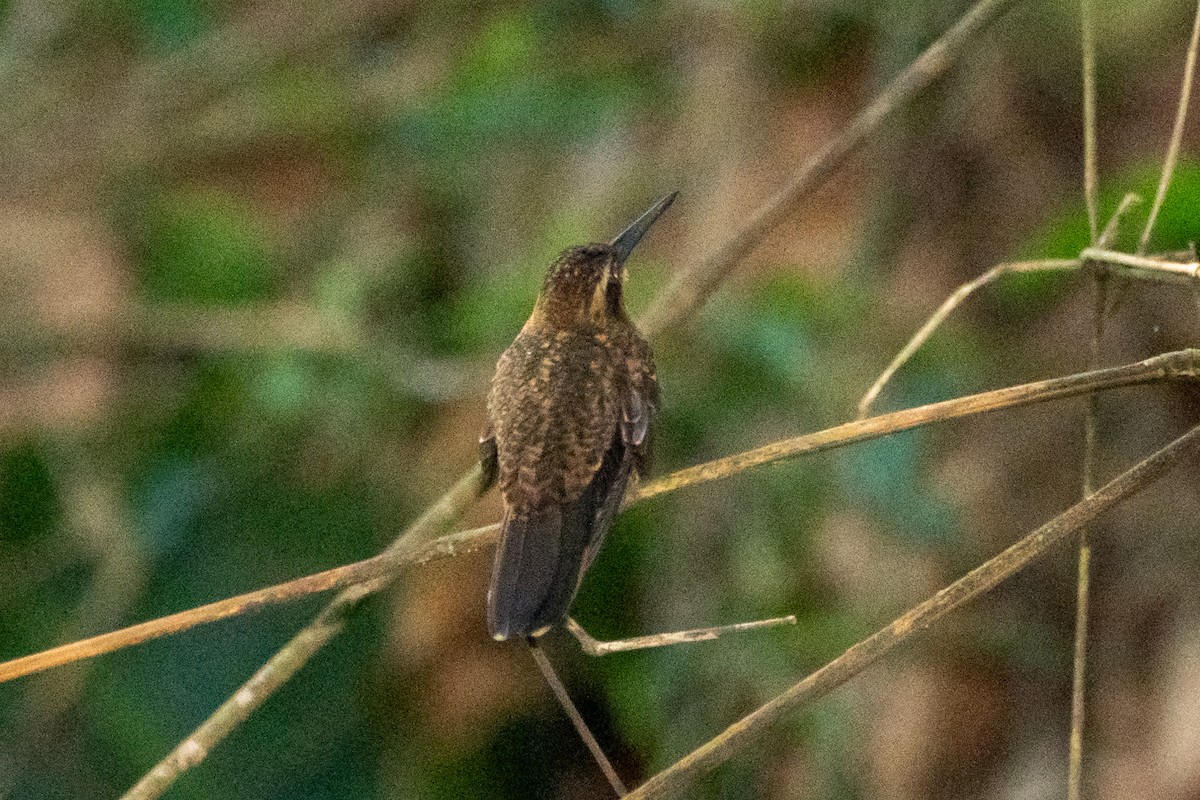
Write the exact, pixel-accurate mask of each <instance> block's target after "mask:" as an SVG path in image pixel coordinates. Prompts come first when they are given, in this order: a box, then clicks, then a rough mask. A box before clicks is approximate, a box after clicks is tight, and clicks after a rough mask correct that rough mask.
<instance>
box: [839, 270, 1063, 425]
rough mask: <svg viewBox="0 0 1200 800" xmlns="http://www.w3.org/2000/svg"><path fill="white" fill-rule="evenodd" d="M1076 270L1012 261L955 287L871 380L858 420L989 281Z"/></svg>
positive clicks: (859, 410)
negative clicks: (890, 382)
mask: <svg viewBox="0 0 1200 800" xmlns="http://www.w3.org/2000/svg"><path fill="white" fill-rule="evenodd" d="M1078 268H1079V261H1078V259H1074V258H1050V259H1042V260H1039V261H1012V262H1007V263H1004V264H997V265H996V266H994V267H992V268H991V269H989V270H988V271H987V272H985V273H983V274H982V275H980V276H979V277H978V278H976V279H975V280H973V281H968V282H966V283H964V284H963V285H962V286H959V287H958V288H957V289H955V290H954V292H953V293H952V294H951V295H950V296H949V297H947V298H946V299H945V300H943V301H942V304H941V305H940V306H939V307H938V309H937V311H935V312H933V314H932V315H930V317H929V319H927V320H925V324H924V325H922V326H921V327H920V329H919V330H918V331H917V332H916V333H914V334H913V335H912V338H911V339H909V340H908V342H907V343H906V344H905V345H904V347H903V348H901V349H900V352H899V353H897V354H896V357H895V358H893V359H892V363H890V364H888V366H887V369H885V370H884V371H883V372H882V373H880V375H879V377H878V378H876V379H875V383H873V384H871V388H870V389H868V390H867V393H866V394H864V395H863V396H862V399H861V400H859V401H858V418H859V419H864V418H866V417H867V415H868V414H870V412H871V406H872V404H874V402H875V400H876V398H878V397H879V393H880V392H882V391H883V387H884V386H886V385H887V383H888V381H890V380H891V379H892V377H893V376H894V375H895V374H896V371H897V370H899V369H900V367H902V366H904V364H905V363H907V362H908V360H909V359H910V358H912V356H913V354H914V353H916V352H917V350H919V349H920V348H921V345H923V344H925V342H927V341H929V337H930V336H932V335H933V333H934V331H936V330H937V329H938V328H939V327H941V325H942V323H943V322H945V321H946V318H947V317H949V316H950V315H951V314H952V313H954V310H955V309H956V308H958V307H959V306H960V305H962V304H963V303H964V302H965V301H966V299H967V298H968V297H970V296H971V295H972V294H974V293H975V292H976V291H977V290H979V289H981V288H983V287H984V286H987V285H988V284H989V283H991V282H992V281H994V280H996V279H997V278H999V277H1000V276H1002V275H1009V274H1011V273H1014V272H1050V271H1061V270H1075V269H1078Z"/></svg>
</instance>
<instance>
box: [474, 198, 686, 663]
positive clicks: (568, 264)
mask: <svg viewBox="0 0 1200 800" xmlns="http://www.w3.org/2000/svg"><path fill="white" fill-rule="evenodd" d="M677 195H678V192H675V193H672V194H670V195H667V196H666V197H664V198H662V199H661V200H659V201H658V202H656V203H655V204H654V205H652V206H651V207H650V208H649V209H648V210H647V211H645V212H644V213H643V214H642V215H641V216H639V217H638V218H637V219H636V220H634V222H633V223H632V224H631V225H630V226H629V227H628V228H626V229H625V230H624V231H622V232H621V233H620V234H618V235H617V237H616V238H615V239H613V240H612V241H611V242H609V243H608V244H599V243H592V244H584V245H577V246H575V247H569V248H567V249H566V250H564V251H563V252H562V253H560V254H559V256H558V257H557V258H556V259H555V260H554V262H553V263H552V264H551V265H550V269H549V270H548V271H547V272H546V278H545V281H544V283H543V285H542V289H541V292H540V293H539V294H538V297H537V301H536V303H535V304H534V307H533V313H532V314H530V316H529V320H528V321H527V322H526V323H525V325H524V327H522V328H521V332H520V333H519V334H517V338H516V339H515V340H514V341H513V343H512V344H511V345H509V347H508V349H507V350H505V351H504V354H503V355H501V356H500V360H499V362H498V363H497V364H496V373H495V376H494V377H493V378H492V382H491V388H490V390H489V392H488V398H487V416H488V420H487V423H486V425H485V426H484V430H483V434H482V435H481V436H480V458H481V464H482V468H483V474H484V486H485V487H487V486H490V485H491V484H492V483H494V482H497V481H498V482H499V485H500V493H501V496H502V498H503V500H504V519H503V521H502V523H501V528H500V543H499V546H498V547H497V548H496V559H495V564H494V565H493V568H492V580H491V585H490V587H489V588H488V595H487V623H488V631H489V633H491V635H492V637H493V638H495V639H497V640H500V641H504V640H506V639H511V638H523V639H526V640H527V641H531V642H532V640H533V637H537V636H541V635H542V634H544V633H546V631H548V630H549V629H550V628H552V627H553V626H554V625H556V624H557V623H559V622H561V621H562V620H563V619H564V618H565V617H566V615H567V609H568V608H569V607H570V605H571V601H572V600H574V598H575V593H576V591H577V590H578V589H579V584H580V582H581V581H582V579H583V575H584V573H585V572H587V569H588V567H590V566H591V564H592V562H593V561H594V560H595V558H596V554H597V553H598V552H599V550H600V545H601V544H602V543H603V541H604V536H605V534H606V533H608V529H609V527H611V525H612V521H613V517H614V516H615V515H616V513H617V511H618V509H619V508H620V505H621V500H622V498H623V497H624V495H625V488H626V485H627V484H628V483H629V479H630V476H631V475H632V474H633V473H637V474H638V475H639V476H641V475H644V474H645V471H646V468H647V461H648V458H649V452H650V434H651V429H652V427H653V422H654V416H655V413H656V411H657V409H658V404H659V393H658V378H657V376H656V374H655V369H654V356H653V354H652V352H651V350H650V345H649V344H648V343H647V342H646V340H645V338H644V337H643V336H642V334H641V333H640V332H639V331H638V329H637V327H636V326H635V325H634V323H633V321H632V320H630V318H629V315H628V314H627V313H626V311H625V301H624V284H625V274H626V271H625V262H626V261H627V260H628V258H629V254H630V253H631V252H632V251H633V248H634V247H635V246H636V245H637V243H638V242H639V241H641V239H642V237H643V236H645V234H646V232H647V231H648V230H649V229H650V226H651V225H653V224H654V222H655V220H657V219H658V218H659V217H660V216H661V215H662V213H663V212H664V211H666V210H667V208H668V207H669V206H670V205H671V203H672V202H674V200H675V197H676V196H677Z"/></svg>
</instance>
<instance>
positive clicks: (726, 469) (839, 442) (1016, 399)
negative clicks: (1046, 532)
mask: <svg viewBox="0 0 1200 800" xmlns="http://www.w3.org/2000/svg"><path fill="white" fill-rule="evenodd" d="M1198 376H1200V350H1180V351H1176V352H1172V353H1164V354H1162V355H1159V356H1155V357H1153V358H1149V359H1146V360H1145V361H1139V362H1136V363H1134V364H1127V365H1124V366H1119V367H1109V368H1107V369H1103V370H1097V371H1095V372H1088V373H1081V374H1079V375H1068V376H1066V377H1063V378H1052V379H1050V380H1046V381H1038V382H1036V383H1028V384H1021V385H1018V386H1010V387H1007V388H1004V389H996V390H993V391H990V392H983V393H982V394H977V395H969V396H967V397H960V398H955V399H953V400H945V401H942V402H940V403H933V404H931V405H927V406H918V407H917V408H910V409H905V410H903V411H896V412H892V413H890V414H882V415H880V416H878V417H872V418H870V419H866V420H858V421H855V422H849V423H846V424H844V425H838V426H836V427H833V428H828V429H826V430H823V431H818V432H816V433H811V434H807V435H804V436H797V437H794V438H791V439H784V440H781V441H778V442H774V443H772V444H768V445H764V446H762V447H759V448H755V449H753V450H747V451H745V452H742V453H738V454H736V455H732V456H726V457H724V458H719V459H715V460H713V461H709V462H706V463H703V464H697V465H695V466H692V467H688V468H686V469H682V470H679V471H677V472H673V473H671V474H670V475H666V476H664V477H662V478H659V479H658V480H655V481H651V482H649V483H645V484H642V485H641V486H639V487H637V488H636V489H634V490H633V491H631V492H630V495H629V496H628V497H627V498H626V500H627V504H632V503H637V502H641V501H643V500H647V499H649V498H651V497H656V496H658V495H661V494H666V493H668V492H673V491H676V490H678V489H682V488H684V487H686V486H694V485H696V484H700V483H705V482H708V481H715V480H720V479H722V478H727V477H731V476H733V475H736V474H738V473H740V472H744V471H745V470H748V469H752V468H755V467H759V466H763V465H766V464H770V463H774V462H776V461H780V460H783V459H787V458H793V457H796V456H799V455H803V454H807V453H816V452H821V451H824V450H831V449H834V448H837V447H844V446H846V445H849V444H854V443H857V442H862V441H867V440H869V439H876V438H879V437H882V436H888V435H890V434H893V433H898V432H900V431H906V430H911V429H912V428H916V427H919V426H922V425H928V424H930V423H934V422H941V421H946V420H951V419H958V418H960V417H965V416H971V415H973V414H981V413H986V412H990V411H999V410H1001V409H1005V408H1016V407H1019V406H1026V405H1032V404H1035V403H1042V402H1047V401H1049V400H1054V399H1059V398H1065V397H1074V396H1078V395H1080V394H1085V393H1087V392H1096V391H1104V390H1108V389H1115V388H1119V387H1123V386H1134V385H1139V384H1149V383H1155V382H1158V381H1163V380H1179V379H1188V380H1190V379H1195V378H1196V377H1198ZM469 480H476V481H477V480H478V477H477V473H475V472H473V473H471V474H470V475H469V476H468V477H467V478H464V479H463V482H464V483H465V482H467V481H469ZM455 491H457V489H456V490H455ZM447 496H448V497H449V495H447ZM441 502H448V501H447V499H446V498H443V500H442V501H441ZM418 528H420V531H418ZM498 529H499V526H498V525H495V524H492V525H485V526H483V527H481V528H474V529H471V530H468V531H459V532H457V533H452V534H448V535H446V536H442V537H440V538H438V539H435V540H433V541H431V542H427V543H425V544H420V543H413V545H412V546H411V547H409V546H406V547H404V548H399V547H393V548H389V549H388V550H387V551H385V552H384V553H382V554H380V555H378V556H374V557H373V558H369V559H366V560H364V561H358V562H355V563H353V564H348V565H346V566H342V567H337V568H334V569H330V570H325V571H323V572H318V573H316V574H314V575H308V576H305V577H303V578H297V579H295V580H292V581H288V582H286V583H281V584H277V585H275V586H269V587H267V588H264V589H259V590H257V591H253V592H248V593H246V594H242V595H238V596H237V597H231V598H227V599H225V600H219V601H217V602H215V603H209V604H208V605H204V606H199V607H197V608H193V609H190V610H188V611H181V612H179V613H177V614H171V615H170V616H167V617H161V618H159V619H154V620H149V621H147V622H143V623H139V624H137V625H133V626H131V627H128V628H123V629H121V630H118V631H113V632H111V633H106V634H102V635H100V636H94V637H91V638H89V639H82V640H80V641H77V642H71V643H69V644H65V645H61V646H59V647H55V648H52V649H50V650H45V651H42V652H40V653H34V654H31V655H28V656H22V657H20V658H15V659H12V660H10V661H5V662H3V663H0V683H4V682H6V681H10V680H13V679H15V678H19V677H22V676H25V675H30V674H33V673H36V672H41V671H44V670H47V669H51V668H54V667H58V666H62V665H63V664H69V663H72V662H75V661H81V660H83V659H86V658H93V657H95V656H98V655H103V654H105V653H111V652H113V651H115V650H120V649H123V648H125V647H130V646H132V645H135V644H139V643H141V642H145V641H149V640H151V639H155V638H158V637H161V636H166V635H169V634H173V633H179V632H181V631H184V630H187V629H189V628H192V627H195V626H197V625H202V624H206V623H209V622H215V621H217V620H221V619H227V618H229V617H233V616H238V615H241V614H246V613H251V612H255V611H259V610H261V609H263V608H265V607H267V606H270V605H275V604H278V603H285V602H289V601H291V600H295V599H298V598H300V597H306V596H308V595H310V594H314V593H317V592H323V591H329V590H331V589H338V588H343V587H346V586H350V585H356V584H362V585H375V584H374V583H373V582H375V581H378V580H380V579H389V578H390V577H392V576H394V575H395V573H396V572H397V571H398V570H399V569H400V568H401V567H403V566H406V565H411V564H424V563H426V562H428V561H433V560H436V559H441V558H451V557H454V556H457V555H462V554H464V553H469V552H474V551H475V550H478V549H480V548H482V547H486V546H488V545H490V544H492V543H493V542H494V541H495V537H496V534H497V531H498ZM428 530H429V526H428V524H426V523H424V522H422V521H421V520H418V522H417V523H414V525H413V527H412V528H410V529H409V531H410V532H411V531H418V532H419V534H420V535H425V533H427V532H428ZM409 536H410V533H408V532H406V533H405V534H404V538H405V541H408V538H407V537H409ZM380 588H381V585H380Z"/></svg>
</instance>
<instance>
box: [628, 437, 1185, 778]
mask: <svg viewBox="0 0 1200 800" xmlns="http://www.w3.org/2000/svg"><path fill="white" fill-rule="evenodd" d="M1198 449H1200V426H1197V427H1195V428H1192V429H1191V430H1190V431H1188V432H1187V433H1186V434H1184V435H1183V436H1181V437H1180V438H1178V439H1176V440H1175V441H1174V442H1172V443H1171V444H1169V445H1167V446H1166V447H1164V448H1163V449H1162V450H1159V451H1158V452H1157V453H1155V454H1154V455H1152V456H1150V457H1149V458H1147V459H1146V460H1144V461H1142V462H1141V463H1139V464H1138V465H1137V466H1135V467H1133V468H1132V469H1130V470H1128V471H1127V472H1124V473H1122V474H1121V475H1120V476H1118V477H1117V478H1116V479H1114V480H1113V481H1111V482H1110V483H1108V484H1106V485H1105V486H1104V487H1102V488H1101V489H1100V490H1099V491H1097V492H1096V493H1094V494H1092V495H1089V496H1088V497H1086V498H1084V499H1083V500H1081V501H1080V502H1078V503H1076V504H1075V505H1073V506H1071V508H1069V509H1067V510H1066V511H1064V512H1063V513H1062V514H1059V515H1058V516H1057V517H1055V518H1054V519H1052V520H1051V521H1050V522H1047V523H1046V524H1045V525H1043V526H1042V527H1040V528H1038V529H1037V530H1036V531H1034V532H1033V533H1031V534H1029V535H1028V536H1026V537H1025V538H1024V539H1021V540H1020V541H1019V542H1017V543H1016V544H1014V545H1012V546H1011V547H1009V548H1008V549H1007V550H1005V551H1004V552H1002V553H1000V554H999V555H998V556H995V557H994V558H992V559H990V560H989V561H987V562H985V563H984V564H982V565H980V566H978V567H976V568H975V569H973V570H971V571H970V572H968V573H967V574H966V575H964V576H963V577H961V578H959V579H958V580H957V581H955V582H954V583H952V584H950V585H949V586H947V587H946V588H944V589H942V590H941V591H939V592H938V593H937V594H935V595H933V596H932V597H930V598H928V599H927V600H925V601H924V602H922V603H920V604H919V605H917V606H915V607H914V608H912V609H911V610H909V611H908V612H907V613H905V614H903V615H902V616H900V617H899V618H897V619H896V620H894V621H893V622H892V623H891V624H890V625H888V626H887V627H885V628H883V629H881V630H879V631H876V632H875V633H874V634H872V635H871V636H868V637H867V638H866V639H863V640H862V641H860V642H859V643H858V644H856V645H854V646H853V647H851V648H850V649H848V650H846V651H845V652H844V653H842V655H840V656H838V657H837V658H835V659H834V660H833V661H830V662H829V663H828V664H826V665H825V666H823V667H821V668H820V669H818V670H817V671H816V672H814V673H812V674H811V675H809V676H808V677H807V678H805V679H804V680H802V681H800V682H799V683H797V684H795V685H793V686H792V687H791V688H790V689H788V690H787V691H785V692H783V693H782V694H780V695H778V696H777V697H775V698H773V699H772V700H770V701H769V702H768V703H766V704H765V705H763V706H761V707H760V708H758V709H757V710H755V711H754V712H752V713H750V714H748V715H747V716H745V717H743V718H742V719H741V720H739V721H737V722H735V723H734V724H733V725H730V726H729V727H728V728H726V729H725V730H724V731H723V732H722V733H720V734H719V735H718V736H716V737H714V738H713V739H711V740H710V741H708V742H707V743H705V744H704V745H702V746H700V747H699V748H697V749H696V750H693V751H692V752H691V753H689V754H688V755H687V756H685V757H684V758H682V759H680V760H679V761H677V762H676V763H674V764H672V765H671V766H670V767H667V768H666V769H665V770H663V771H662V772H660V773H658V774H657V775H655V776H654V777H652V778H651V779H650V780H648V781H646V782H645V783H644V784H642V785H641V786H639V787H638V788H637V789H635V790H634V791H632V792H630V794H629V795H628V796H629V797H630V798H631V799H633V798H636V800H647V799H648V798H664V797H677V796H679V795H680V794H682V793H684V792H685V791H686V790H687V789H688V787H689V786H691V785H692V783H693V782H694V781H695V780H696V779H697V778H699V777H700V776H701V775H703V774H705V773H707V772H709V771H710V770H712V769H713V768H714V767H716V766H717V765H719V764H722V763H724V762H726V761H728V760H729V759H730V758H732V757H733V756H734V755H735V754H737V753H739V752H741V751H742V750H745V749H746V748H747V747H749V746H750V745H752V744H753V743H754V742H756V741H758V740H759V739H760V738H761V737H762V736H763V735H764V734H765V733H766V732H767V730H768V729H769V728H770V727H771V726H772V725H774V723H776V722H777V721H778V720H779V719H780V718H781V717H783V715H784V714H785V713H788V712H790V711H792V710H793V709H795V708H796V707H798V706H800V705H802V704H803V703H806V702H809V701H812V700H816V699H817V698H820V697H824V696H825V695H827V694H829V693H830V692H832V691H833V690H834V689H836V688H837V687H839V686H841V685H842V684H844V683H846V682H847V681H848V680H850V679H851V678H853V677H854V676H856V675H858V674H859V673H861V672H862V671H863V670H865V669H866V668H867V667H869V666H871V665H872V664H874V663H875V662H876V661H878V660H879V659H880V658H882V657H883V656H885V655H887V654H888V653H890V652H891V651H892V650H894V649H895V648H897V647H899V646H900V645H902V644H905V643H908V642H911V641H912V640H914V639H915V638H917V637H918V636H920V635H921V634H923V633H924V632H925V631H927V630H929V629H930V628H931V627H932V626H933V625H934V624H935V623H936V622H937V621H938V620H940V619H941V618H942V617H944V616H945V615H946V614H948V613H950V612H951V611H953V610H955V609H957V608H959V607H961V606H962V605H964V604H966V603H968V602H970V601H971V600H973V599H975V598H976V597H978V596H980V595H981V594H983V593H985V592H987V591H989V590H991V589H993V588H994V587H996V586H997V585H998V584H1000V583H1001V582H1003V581H1004V580H1006V579H1008V578H1010V577H1012V576H1013V575H1015V574H1016V573H1017V572H1019V571H1021V570H1022V569H1024V568H1025V567H1027V566H1028V565H1029V564H1030V563H1031V562H1032V561H1033V560H1034V559H1036V558H1038V557H1040V556H1041V555H1043V554H1044V553H1045V552H1046V551H1047V550H1048V549H1049V548H1050V547H1052V546H1054V545H1055V544H1057V543H1059V542H1062V541H1064V540H1066V539H1068V538H1069V537H1071V536H1072V535H1074V534H1076V533H1077V532H1078V531H1079V530H1080V529H1081V528H1082V527H1083V526H1084V525H1087V524H1089V523H1090V522H1091V521H1092V520H1094V519H1095V518H1096V517H1097V516H1098V515H1099V514H1100V513H1101V512H1103V511H1106V510H1108V509H1109V508H1112V507H1113V506H1115V505H1116V504H1118V503H1120V502H1121V501H1123V500H1125V499H1127V498H1129V497H1131V496H1132V495H1134V494H1135V493H1137V492H1138V491H1140V490H1141V489H1143V488H1145V487H1146V486H1148V485H1149V484H1150V483H1151V482H1153V481H1155V480H1157V479H1158V478H1160V477H1161V476H1162V475H1163V474H1164V473H1166V471H1167V470H1168V469H1169V468H1171V467H1173V466H1174V465H1175V464H1176V463H1178V461H1179V460H1180V459H1181V458H1183V457H1184V456H1185V455H1192V454H1194V453H1195V452H1196V451H1197V450H1198Z"/></svg>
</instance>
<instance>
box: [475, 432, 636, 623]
mask: <svg viewBox="0 0 1200 800" xmlns="http://www.w3.org/2000/svg"><path fill="white" fill-rule="evenodd" d="M632 466H633V463H632V461H631V460H630V459H629V458H627V457H626V450H625V448H624V446H622V444H621V442H620V439H618V440H617V441H616V442H614V443H613V446H612V447H611V448H609V450H608V452H607V453H605V455H604V460H603V461H602V462H601V465H600V469H599V470H597V471H596V475H595V477H594V478H593V479H592V482H591V483H590V484H588V487H587V489H585V490H584V492H583V494H582V495H581V496H580V497H579V499H578V500H575V501H573V502H570V503H561V504H558V505H554V506H548V507H546V508H544V509H539V510H537V511H535V512H533V513H531V514H529V515H527V516H525V517H523V518H520V519H518V518H516V517H514V516H512V515H508V516H506V517H505V518H504V523H503V524H502V525H501V529H500V546H499V547H498V548H497V549H496V563H495V566H494V567H493V568H492V585H491V588H490V589H488V631H489V632H491V634H492V636H493V637H495V638H496V639H499V640H501V641H503V640H505V639H510V638H512V637H521V636H540V635H541V634H543V633H545V632H546V628H549V627H550V626H552V625H555V624H556V623H558V622H560V621H562V619H563V618H564V617H566V616H567V609H568V608H570V606H571V601H572V600H574V599H575V592H576V590H578V588H579V582H580V578H581V577H582V576H583V573H584V572H586V571H587V568H588V567H590V566H591V565H592V561H594V560H595V558H596V554H597V553H598V552H599V550H600V545H601V544H602V543H603V542H604V535H605V534H606V533H608V529H609V527H610V526H611V525H612V521H613V516H614V515H615V514H616V512H617V510H618V509H619V508H620V506H621V499H622V498H623V497H624V495H625V486H626V484H627V483H628V482H629V473H630V471H631V469H632Z"/></svg>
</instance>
